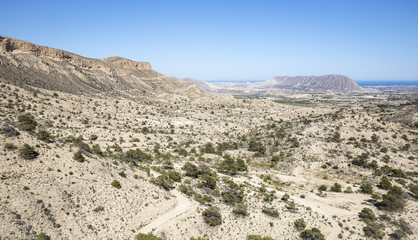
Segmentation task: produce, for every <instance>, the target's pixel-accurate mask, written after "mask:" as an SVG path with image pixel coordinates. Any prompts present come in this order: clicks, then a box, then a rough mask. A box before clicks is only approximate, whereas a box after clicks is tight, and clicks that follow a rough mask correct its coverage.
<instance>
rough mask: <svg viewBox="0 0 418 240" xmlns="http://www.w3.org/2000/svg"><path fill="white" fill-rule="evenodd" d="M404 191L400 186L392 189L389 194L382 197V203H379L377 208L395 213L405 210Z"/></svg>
mask: <svg viewBox="0 0 418 240" xmlns="http://www.w3.org/2000/svg"><path fill="white" fill-rule="evenodd" d="M403 206H404V200H403V190H402V188H400V187H398V186H394V187H392V188H391V189H390V190H389V191H388V192H387V194H384V195H383V196H382V201H381V202H379V203H377V207H378V208H379V209H381V210H387V211H395V210H398V209H401V208H403Z"/></svg>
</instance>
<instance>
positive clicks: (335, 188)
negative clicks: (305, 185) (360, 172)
mask: <svg viewBox="0 0 418 240" xmlns="http://www.w3.org/2000/svg"><path fill="white" fill-rule="evenodd" d="M331 191H333V192H341V191H342V189H341V185H340V184H339V183H334V185H332V186H331Z"/></svg>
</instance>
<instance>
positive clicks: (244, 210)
mask: <svg viewBox="0 0 418 240" xmlns="http://www.w3.org/2000/svg"><path fill="white" fill-rule="evenodd" d="M232 212H233V213H235V214H237V215H242V216H248V215H249V213H248V206H247V205H245V204H243V203H237V204H236V205H235V206H234V208H233V209H232Z"/></svg>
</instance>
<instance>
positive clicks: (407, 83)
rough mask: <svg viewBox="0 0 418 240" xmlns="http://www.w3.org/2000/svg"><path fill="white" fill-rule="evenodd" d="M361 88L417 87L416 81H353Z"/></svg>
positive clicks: (417, 82)
mask: <svg viewBox="0 0 418 240" xmlns="http://www.w3.org/2000/svg"><path fill="white" fill-rule="evenodd" d="M355 82H356V83H357V84H358V85H359V86H361V87H368V86H418V81H414V80H410V81H399V80H357V81H355Z"/></svg>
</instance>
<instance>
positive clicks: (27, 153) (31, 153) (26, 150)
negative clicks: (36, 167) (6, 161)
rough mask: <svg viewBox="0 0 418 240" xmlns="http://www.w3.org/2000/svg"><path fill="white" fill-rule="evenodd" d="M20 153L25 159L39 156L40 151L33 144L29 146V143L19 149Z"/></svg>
mask: <svg viewBox="0 0 418 240" xmlns="http://www.w3.org/2000/svg"><path fill="white" fill-rule="evenodd" d="M19 155H20V156H21V157H22V158H24V159H28V160H31V159H35V158H36V157H38V156H39V153H38V152H37V151H35V149H34V148H33V147H32V146H29V145H28V144H26V143H25V144H23V147H21V148H20V149H19Z"/></svg>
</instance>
